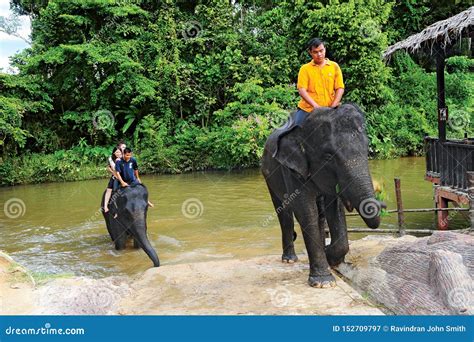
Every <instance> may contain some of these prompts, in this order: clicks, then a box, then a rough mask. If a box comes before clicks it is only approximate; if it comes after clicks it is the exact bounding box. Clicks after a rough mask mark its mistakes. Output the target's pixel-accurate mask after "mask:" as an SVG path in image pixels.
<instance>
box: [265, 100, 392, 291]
mask: <svg viewBox="0 0 474 342" xmlns="http://www.w3.org/2000/svg"><path fill="white" fill-rule="evenodd" d="M294 114H295V113H293V115H292V116H291V118H290V120H289V122H288V123H287V124H286V125H285V126H284V128H282V129H277V130H275V131H274V132H273V133H272V134H271V135H270V136H269V138H268V140H267V142H266V144H265V149H264V153H263V159H262V173H263V176H264V178H265V181H266V183H267V186H268V190H269V192H270V196H271V199H272V202H273V205H274V207H275V211H276V213H277V216H278V219H279V222H280V226H281V231H282V244H283V255H282V261H287V262H289V261H291V262H295V261H297V259H298V258H297V256H296V253H295V249H294V244H293V239H294V237H295V232H294V220H293V214H294V215H295V217H296V220H297V221H298V222H299V224H300V226H301V230H302V232H303V239H304V243H305V246H306V250H307V252H308V258H309V263H310V274H309V279H308V282H309V284H310V285H311V286H314V287H329V286H335V278H334V276H333V275H332V274H331V271H330V268H329V266H335V265H338V264H339V263H341V262H342V261H344V256H345V255H346V254H347V252H348V251H349V242H348V237H347V227H346V221H345V215H344V208H343V205H345V206H346V208H347V209H349V210H352V208H356V209H357V211H358V212H359V214H360V215H361V216H362V218H363V219H364V221H365V223H366V224H367V225H368V226H369V227H371V228H377V227H378V226H379V224H380V215H379V213H380V210H381V207H382V206H384V204H382V203H380V202H379V201H377V200H376V199H375V196H374V190H373V187H372V180H371V176H370V172H369V165H368V139H367V135H366V132H365V119H364V113H363V112H362V111H361V110H360V109H359V108H358V107H357V106H356V105H354V104H350V103H348V104H343V105H341V106H339V107H337V108H328V107H325V108H316V109H315V110H313V111H312V112H311V113H308V115H307V117H306V119H305V121H304V123H303V124H302V125H297V124H295V121H294ZM282 131H284V134H283V135H282ZM321 198H324V200H323V201H321ZM318 207H319V208H318ZM323 215H324V216H325V218H326V220H327V224H328V226H329V231H330V236H331V243H330V245H328V246H325V232H324V225H323V224H322V222H321V221H322V220H321V217H322V216H323Z"/></svg>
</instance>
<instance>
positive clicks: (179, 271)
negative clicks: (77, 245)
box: [0, 232, 474, 315]
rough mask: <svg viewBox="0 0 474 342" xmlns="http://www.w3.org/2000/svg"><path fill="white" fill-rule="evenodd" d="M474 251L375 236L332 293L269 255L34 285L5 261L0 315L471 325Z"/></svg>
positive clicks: (349, 260) (444, 235) (354, 253)
mask: <svg viewBox="0 0 474 342" xmlns="http://www.w3.org/2000/svg"><path fill="white" fill-rule="evenodd" d="M473 247H474V236H473V235H472V232H471V233H470V234H469V233H468V234H460V233H454V232H436V233H435V234H433V235H432V236H430V237H423V238H416V237H413V236H405V237H402V238H394V237H390V236H385V237H381V236H368V237H366V238H364V239H361V240H356V241H351V244H350V252H349V254H348V255H347V256H346V263H343V264H341V265H340V266H339V267H338V268H337V272H336V273H334V275H335V277H336V287H334V288H329V289H315V288H311V287H309V286H308V285H307V282H306V281H307V276H308V260H307V257H306V256H305V255H300V261H299V262H298V263H295V264H284V263H281V262H280V257H279V256H277V255H270V256H260V257H254V258H246V259H226V260H219V261H207V262H198V263H185V264H176V265H164V266H162V267H159V268H150V269H148V270H146V271H144V272H142V273H140V274H138V275H136V276H134V277H127V276H120V277H118V276H113V277H105V278H100V279H93V278H88V277H75V276H71V277H69V278H60V279H50V280H47V279H41V280H40V281H37V280H35V279H33V278H32V277H31V276H30V275H29V272H28V271H27V270H25V269H24V268H23V267H21V266H20V265H18V264H16V263H15V262H14V261H13V259H11V258H10V257H9V256H8V255H6V254H4V253H0V304H1V305H0V314H4V315H29V314H37V315H382V314H387V313H388V314H403V315H419V314H424V315H427V314H428V315H453V314H456V315H470V314H472V313H473V312H474V301H473V291H472V289H473V275H474V248H473ZM356 289H357V290H356Z"/></svg>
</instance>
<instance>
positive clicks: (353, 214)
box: [346, 207, 469, 216]
mask: <svg viewBox="0 0 474 342" xmlns="http://www.w3.org/2000/svg"><path fill="white" fill-rule="evenodd" d="M431 211H434V212H437V211H469V208H461V207H459V208H418V209H403V210H402V212H404V213H426V212H431ZM386 212H387V213H398V209H390V210H386ZM346 216H360V214H359V213H346Z"/></svg>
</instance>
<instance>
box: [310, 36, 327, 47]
mask: <svg viewBox="0 0 474 342" xmlns="http://www.w3.org/2000/svg"><path fill="white" fill-rule="evenodd" d="M321 44H323V45H324V46H326V43H324V42H323V40H322V39H320V38H311V39H310V40H309V42H308V44H307V48H308V50H311V49H312V48H315V47H318V46H319V45H321Z"/></svg>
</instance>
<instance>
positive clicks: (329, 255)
mask: <svg viewBox="0 0 474 342" xmlns="http://www.w3.org/2000/svg"><path fill="white" fill-rule="evenodd" d="M348 251H349V247H346V248H333V247H331V245H329V246H327V247H326V249H325V252H326V259H327V260H328V264H329V266H331V267H335V266H337V265H339V264H341V263H343V262H344V257H345V256H346V254H347V252H348Z"/></svg>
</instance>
